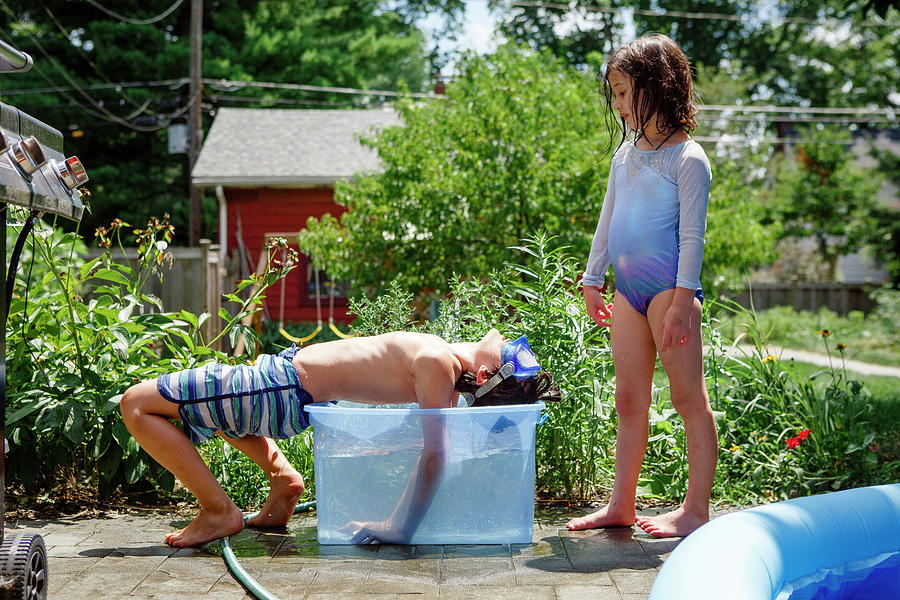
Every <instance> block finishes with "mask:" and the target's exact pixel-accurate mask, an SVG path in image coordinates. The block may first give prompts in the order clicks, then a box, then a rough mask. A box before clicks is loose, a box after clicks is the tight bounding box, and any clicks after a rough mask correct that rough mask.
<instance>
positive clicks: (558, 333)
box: [351, 237, 900, 503]
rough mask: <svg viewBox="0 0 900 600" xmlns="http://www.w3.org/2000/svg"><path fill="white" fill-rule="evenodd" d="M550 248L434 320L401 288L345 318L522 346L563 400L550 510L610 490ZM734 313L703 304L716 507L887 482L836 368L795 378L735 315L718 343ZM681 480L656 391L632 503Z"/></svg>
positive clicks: (848, 383) (372, 326)
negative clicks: (512, 339) (519, 341)
mask: <svg viewBox="0 0 900 600" xmlns="http://www.w3.org/2000/svg"><path fill="white" fill-rule="evenodd" d="M551 242H552V239H547V238H545V237H537V238H534V239H531V240H527V241H526V242H525V243H524V245H523V246H521V247H519V248H518V250H519V251H520V253H521V255H522V260H521V261H520V264H509V265H507V266H506V268H505V269H504V270H502V271H498V272H496V273H494V274H493V275H492V276H491V277H489V278H487V279H483V280H466V279H464V280H460V281H457V282H456V283H455V284H453V286H452V289H451V293H450V294H449V296H448V298H447V299H446V300H445V301H443V302H442V303H441V304H440V309H439V316H438V318H437V319H435V320H434V321H431V322H414V321H413V320H412V319H411V314H412V311H411V309H410V302H411V300H412V296H411V295H410V294H408V293H405V292H403V291H402V288H401V287H400V286H399V285H393V286H391V287H390V288H389V292H388V293H387V294H385V295H382V296H380V297H378V298H376V299H373V300H367V299H363V300H353V301H351V309H352V311H353V312H354V313H355V314H357V315H358V316H359V318H358V320H357V321H356V322H355V323H354V326H355V328H356V329H358V330H359V331H361V332H362V333H364V334H375V333H381V332H384V331H390V330H395V329H413V330H419V331H427V332H430V333H435V334H438V335H441V336H442V337H444V338H445V339H447V340H449V341H463V340H474V339H477V338H478V337H480V336H481V335H483V334H484V333H485V332H486V331H487V330H488V329H489V328H490V327H494V326H496V327H498V328H499V329H500V331H501V332H503V333H504V334H505V335H507V336H515V335H520V334H523V333H524V334H527V335H528V339H529V341H530V342H531V346H532V348H533V349H534V351H535V354H536V355H537V356H538V358H539V360H540V361H541V363H542V365H543V366H544V368H546V369H547V370H549V371H551V372H552V373H553V375H554V378H555V379H556V381H557V382H558V383H559V385H560V387H561V389H562V392H563V399H562V402H560V403H558V404H553V405H549V406H548V407H547V414H548V415H549V420H548V421H547V422H546V423H544V424H543V425H541V426H540V427H539V428H538V437H537V447H536V455H537V469H538V478H537V481H538V491H539V493H541V494H542V495H543V496H544V497H547V498H565V499H568V500H579V499H588V498H594V497H596V495H597V494H602V493H603V492H604V491H605V490H607V489H609V486H611V483H612V480H613V474H614V469H615V440H616V415H615V410H614V408H613V406H614V399H613V398H614V387H615V381H614V372H613V368H612V359H611V355H610V349H609V336H608V332H607V331H606V330H605V329H602V330H601V329H599V328H598V327H597V326H595V325H594V324H593V322H592V321H591V320H590V319H589V317H588V315H587V311H586V310H585V308H584V301H583V299H582V297H581V294H580V290H579V288H578V286H577V284H576V281H577V278H578V275H579V273H580V265H579V263H578V261H576V260H575V259H573V258H572V257H571V256H569V255H568V254H567V250H566V249H565V248H556V249H550V248H549V245H550V243H551ZM736 310H737V311H742V310H743V309H741V308H740V307H738V306H737V305H733V306H731V305H729V306H727V307H724V306H722V305H717V304H716V303H714V302H706V303H705V305H704V323H703V336H704V343H705V345H707V346H708V348H709V349H708V351H707V353H706V363H705V366H704V368H705V373H706V376H707V381H708V386H709V393H710V398H711V402H712V405H713V409H714V411H715V412H716V416H717V421H718V425H719V438H720V455H719V466H718V471H717V477H716V483H715V490H714V494H715V496H716V498H718V499H719V500H721V501H725V502H729V503H731V502H734V503H742V502H748V501H749V502H760V501H767V500H774V499H784V498H788V497H791V496H796V495H804V494H809V493H817V492H822V491H830V490H833V489H841V488H847V487H853V486H858V485H868V484H876V483H882V482H886V481H893V480H895V479H896V473H897V472H898V469H900V465H898V464H897V463H896V462H885V461H883V460H881V458H880V457H879V455H878V454H877V453H876V452H875V451H874V450H873V447H874V446H875V445H876V444H877V443H878V440H877V439H876V437H875V435H876V434H875V429H874V428H873V425H872V421H873V419H874V415H873V414H872V406H871V403H870V398H869V395H868V392H867V390H866V389H865V387H864V386H863V385H862V384H860V383H859V382H858V381H855V380H852V379H850V378H848V377H847V375H846V373H845V372H844V370H843V369H842V368H841V367H840V364H841V362H840V358H843V357H842V356H841V357H840V358H839V357H835V364H836V365H837V366H836V367H835V368H834V369H827V370H824V371H820V372H818V373H816V374H815V375H814V376H811V377H803V376H799V375H797V374H796V373H794V372H793V371H792V370H790V369H785V368H782V364H781V363H780V361H779V360H777V357H770V356H769V355H768V354H767V353H766V352H765V351H764V348H765V335H764V332H762V331H760V330H759V328H758V327H754V323H755V320H754V318H755V315H754V314H753V313H752V312H750V311H743V313H741V314H740V315H739V317H740V322H741V323H743V325H742V326H741V327H740V328H738V330H737V336H736V337H737V340H735V339H734V337H730V338H726V337H725V336H723V333H722V331H720V329H719V325H720V322H721V319H720V317H719V316H718V315H719V314H724V313H725V312H728V313H729V314H730V313H731V311H736ZM748 326H749V327H751V329H750V330H747V327H748ZM729 327H733V321H729ZM820 335H821V334H820ZM745 337H746V338H747V339H752V340H753V341H754V342H755V343H756V345H755V346H754V348H755V351H754V352H753V354H751V355H749V356H745V357H740V356H738V357H737V358H735V356H734V353H733V352H726V350H727V349H728V348H729V346H732V345H734V344H735V343H736V342H739V341H742V340H744V338H745ZM826 341H827V340H826ZM837 352H839V353H840V352H842V350H840V349H839V350H837ZM657 379H661V380H665V377H661V378H657ZM807 430H808V431H807ZM805 431H806V433H804V432H805ZM789 440H792V442H791V444H790V445H789V444H788V441H789ZM687 478H688V465H687V451H686V446H685V440H684V427H683V424H682V421H681V418H680V417H679V416H678V415H677V413H676V412H675V410H674V409H673V407H672V405H671V402H670V401H669V399H668V390H667V386H666V385H665V384H661V385H655V386H654V388H653V402H652V405H651V409H650V438H649V443H648V448H647V454H646V457H645V460H644V465H643V469H642V472H641V478H640V481H639V488H638V492H639V494H640V495H642V496H645V497H653V498H658V499H663V500H668V501H678V500H680V499H681V498H682V497H683V495H684V493H685V491H686V489H687Z"/></svg>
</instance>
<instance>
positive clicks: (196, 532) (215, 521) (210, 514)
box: [166, 504, 244, 548]
mask: <svg viewBox="0 0 900 600" xmlns="http://www.w3.org/2000/svg"><path fill="white" fill-rule="evenodd" d="M243 528H244V517H243V515H242V514H241V511H240V509H239V508H238V507H237V506H235V505H234V504H231V506H230V507H228V508H226V509H224V510H221V511H213V510H206V509H203V508H201V509H200V514H199V515H197V517H196V518H195V519H194V520H193V521H191V522H190V523H189V524H188V526H187V527H185V528H184V529H179V530H178V531H173V532H172V533H170V534H168V535H167V536H166V543H167V544H168V545H170V546H175V547H176V548H189V547H191V546H199V545H200V544H205V543H206V542H209V541H212V540H215V539H218V538H221V537H225V536H228V535H233V534H235V533H237V532H238V531H240V530H241V529H243Z"/></svg>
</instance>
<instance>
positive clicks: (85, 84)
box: [0, 0, 463, 239]
mask: <svg viewBox="0 0 900 600" xmlns="http://www.w3.org/2000/svg"><path fill="white" fill-rule="evenodd" d="M190 5H191V3H190V2H189V1H185V2H182V3H181V4H174V6H175V9H174V10H173V11H171V12H168V10H169V9H170V8H171V7H172V6H173V0H140V1H138V0H117V1H116V2H110V1H106V0H96V1H90V2H71V1H69V0H41V1H40V2H37V3H34V2H23V1H22V0H4V1H3V3H2V4H0V19H2V22H0V28H2V29H3V31H6V32H7V34H6V35H5V37H4V39H5V41H7V42H8V43H10V44H12V45H13V46H15V47H16V48H18V49H20V50H22V51H24V52H27V53H29V54H30V55H32V57H33V58H34V62H35V64H34V67H33V69H32V70H31V71H30V72H27V73H21V74H14V75H5V76H3V81H2V84H3V86H2V92H3V101H4V102H6V103H8V104H13V105H15V106H16V107H18V108H20V109H22V110H24V111H25V112H28V113H29V114H32V115H34V116H36V117H37V118H39V119H41V120H42V121H45V122H46V123H49V124H51V125H53V126H54V127H57V128H58V129H60V130H62V131H63V133H64V135H65V146H66V151H67V153H70V154H78V155H79V157H80V158H81V159H82V161H83V162H84V164H85V166H86V168H87V170H88V174H89V175H90V177H91V183H90V184H89V187H90V189H91V191H92V192H93V201H92V207H91V214H88V215H86V217H85V220H84V224H83V225H82V228H83V230H84V231H86V232H88V233H91V232H93V230H94V228H96V227H97V226H102V225H105V224H108V223H109V222H110V220H111V219H112V218H113V217H122V218H124V219H125V220H128V221H132V222H143V221H144V220H146V218H148V217H149V216H151V215H160V216H161V215H162V214H163V213H170V214H171V216H172V217H171V218H172V222H173V223H175V224H176V236H178V237H181V238H182V239H184V238H186V236H187V227H186V223H187V220H188V215H187V210H188V207H187V204H188V203H187V189H188V177H187V158H186V155H184V154H174V155H170V154H169V153H168V126H169V124H170V123H186V120H187V109H188V106H189V103H190V99H189V97H188V96H189V86H188V81H187V77H188V75H189V64H190V39H189V32H190ZM462 7H463V4H462V1H461V0H450V1H446V2H435V1H434V0H409V1H406V2H392V3H390V4H389V5H387V4H386V3H384V2H380V1H378V0H328V1H324V0H261V1H257V0H206V1H205V2H204V3H203V77H204V78H206V79H226V80H235V81H245V82H247V81H262V82H274V83H300V84H306V85H317V86H328V87H348V88H357V89H390V90H396V89H408V90H411V91H422V90H424V89H426V88H427V87H428V86H429V85H430V83H429V78H430V67H429V64H428V55H427V48H426V41H425V39H424V36H423V34H422V33H421V31H420V30H419V29H417V28H416V27H415V26H414V25H413V23H414V21H415V20H416V19H418V18H419V17H421V16H422V15H423V14H425V13H427V12H431V11H442V12H444V13H446V14H449V15H450V16H451V18H450V19H449V20H448V29H452V28H453V27H454V26H457V25H458V15H459V14H460V12H461V10H462ZM27 90H34V91H33V92H29V93H23V91H27ZM203 93H204V99H203V108H204V113H205V115H206V117H205V119H204V126H206V127H207V128H208V126H209V125H210V124H211V122H212V119H211V118H210V117H211V116H212V115H213V114H214V111H215V108H216V107H218V106H222V105H235V106H251V107H265V106H276V105H277V106H282V107H283V106H298V107H317V106H331V107H333V106H352V105H354V104H359V103H367V102H372V101H380V99H378V98H372V97H370V96H363V95H346V94H345V95H339V94H333V93H332V94H327V93H316V92H297V91H286V90H277V89H270V88H259V87H246V88H242V89H239V90H236V89H235V88H233V87H228V86H219V85H212V84H210V85H209V86H206V87H205V89H204V90H203ZM206 202H207V206H206V209H205V211H204V212H205V217H206V223H205V227H204V229H205V231H206V232H212V231H214V228H215V214H216V209H215V202H214V200H213V199H211V198H208V199H207V200H206ZM207 234H208V233H207Z"/></svg>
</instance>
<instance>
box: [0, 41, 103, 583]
mask: <svg viewBox="0 0 900 600" xmlns="http://www.w3.org/2000/svg"><path fill="white" fill-rule="evenodd" d="M31 65H32V60H31V57H30V56H28V55H27V54H25V53H23V52H19V51H18V50H16V49H15V48H13V47H12V46H10V45H8V44H7V43H5V42H3V41H0V73H14V72H17V71H18V72H21V71H27V70H28V69H30V68H31ZM0 92H2V88H0ZM0 98H2V95H0ZM87 179H88V177H87V173H86V172H85V170H84V167H82V165H81V162H80V161H79V160H78V158H77V157H75V156H71V157H68V158H66V156H65V155H64V154H63V137H62V133H60V132H59V131H58V130H56V129H54V128H53V127H51V126H49V125H47V124H45V123H42V122H41V121H39V120H38V119H35V118H34V117H32V116H30V115H28V114H26V113H24V112H22V111H20V110H18V109H17V108H15V107H13V106H8V105H6V104H3V103H2V102H0V213H2V215H3V216H2V225H3V228H2V235H0V254H2V256H3V264H4V265H6V264H7V263H6V258H7V256H6V221H7V207H8V205H10V204H13V205H16V206H21V207H24V208H26V209H27V210H28V218H27V219H26V220H25V223H24V224H23V226H22V231H21V232H20V234H19V236H18V239H17V240H16V243H15V245H14V247H13V250H12V254H10V256H9V267H8V269H7V272H6V277H5V278H4V277H0V317H2V319H3V326H2V333H0V439H3V447H2V448H0V450H2V451H0V542H2V543H0V597H2V598H17V599H28V600H43V599H45V598H46V597H47V584H48V569H47V549H46V545H45V544H44V540H43V539H42V538H41V536H39V535H36V534H16V535H4V534H3V523H4V518H5V516H6V448H7V442H6V320H7V316H8V315H9V302H10V299H11V298H12V290H13V286H14V284H15V281H16V270H17V269H18V263H19V255H20V253H21V251H22V247H23V246H24V245H25V241H26V239H27V238H28V235H29V234H30V233H31V230H32V228H33V227H34V224H35V222H36V221H37V220H38V219H40V218H41V217H42V216H43V215H45V214H53V215H60V216H62V217H65V218H67V219H71V220H73V221H80V220H81V216H82V214H83V213H84V205H83V204H82V203H81V193H80V192H79V191H78V186H79V185H81V184H83V183H84V182H85V181H87Z"/></svg>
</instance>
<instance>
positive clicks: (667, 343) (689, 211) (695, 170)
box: [659, 144, 711, 352]
mask: <svg viewBox="0 0 900 600" xmlns="http://www.w3.org/2000/svg"><path fill="white" fill-rule="evenodd" d="M674 176H675V181H676V182H677V183H678V205H679V220H678V274H677V275H676V280H675V294H674V295H673V297H672V304H671V305H670V306H669V310H668V311H667V312H666V316H665V317H664V320H663V332H662V340H661V341H660V347H659V351H660V352H663V351H665V350H668V349H669V348H674V347H677V346H680V345H683V344H685V343H686V342H687V338H688V336H689V335H690V331H691V317H690V310H691V307H692V306H693V304H694V294H695V292H696V291H697V289H698V288H699V287H700V268H701V267H702V266H703V245H704V239H703V238H704V236H705V234H706V207H707V204H708V202H709V185H710V180H711V173H710V168H709V160H708V159H707V158H706V153H705V152H704V151H703V148H701V147H700V145H699V144H686V145H685V151H684V153H683V154H682V157H681V162H680V164H679V165H678V170H677V172H676V173H675V174H674Z"/></svg>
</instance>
